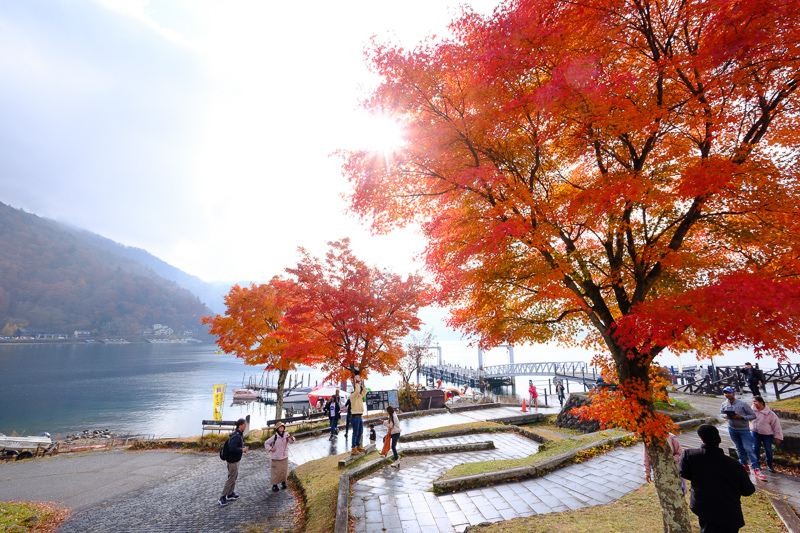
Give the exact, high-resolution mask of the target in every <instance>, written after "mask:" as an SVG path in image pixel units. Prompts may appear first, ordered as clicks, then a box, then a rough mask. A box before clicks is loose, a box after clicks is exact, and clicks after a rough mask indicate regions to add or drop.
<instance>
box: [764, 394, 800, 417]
mask: <svg viewBox="0 0 800 533" xmlns="http://www.w3.org/2000/svg"><path fill="white" fill-rule="evenodd" d="M769 407H770V409H780V410H781V411H791V412H792V413H800V396H798V397H796V398H788V399H786V400H777V401H775V402H771V403H770V404H769Z"/></svg>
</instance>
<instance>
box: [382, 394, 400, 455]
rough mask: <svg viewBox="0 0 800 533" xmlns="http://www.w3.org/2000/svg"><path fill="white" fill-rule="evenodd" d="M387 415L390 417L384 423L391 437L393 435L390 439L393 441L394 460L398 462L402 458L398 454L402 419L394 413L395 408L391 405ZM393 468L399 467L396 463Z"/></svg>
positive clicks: (387, 409)
mask: <svg viewBox="0 0 800 533" xmlns="http://www.w3.org/2000/svg"><path fill="white" fill-rule="evenodd" d="M386 414H387V415H389V416H388V418H387V419H386V420H384V421H383V425H384V426H386V429H388V431H389V435H391V437H390V438H391V439H392V455H393V460H394V461H397V460H398V459H400V456H399V455H398V454H397V440H398V439H399V438H400V419H399V418H397V414H396V413H395V412H394V407H392V406H391V405H390V406H389V407H387V408H386ZM387 453H388V450H387ZM392 466H397V464H396V463H395V464H394V465H392Z"/></svg>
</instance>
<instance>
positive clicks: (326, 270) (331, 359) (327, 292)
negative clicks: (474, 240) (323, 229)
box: [284, 239, 423, 382]
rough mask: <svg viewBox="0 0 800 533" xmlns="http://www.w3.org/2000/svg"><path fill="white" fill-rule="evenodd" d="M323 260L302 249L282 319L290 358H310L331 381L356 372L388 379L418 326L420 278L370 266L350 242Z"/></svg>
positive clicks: (337, 243) (339, 244)
mask: <svg viewBox="0 0 800 533" xmlns="http://www.w3.org/2000/svg"><path fill="white" fill-rule="evenodd" d="M328 244H329V246H330V249H329V251H328V253H327V254H326V255H325V258H324V259H320V258H317V257H315V256H313V255H311V254H309V253H308V252H307V251H306V250H304V249H302V248H301V249H300V253H301V260H300V262H299V263H298V264H297V266H296V267H294V268H289V269H287V272H288V273H289V274H291V275H292V276H293V277H294V280H295V284H294V300H295V304H294V305H293V306H292V307H290V308H289V310H288V311H287V313H286V315H285V317H284V323H285V332H286V334H285V338H286V340H287V341H288V346H289V348H288V350H289V351H288V352H287V353H288V354H289V355H290V356H291V355H292V354H293V353H295V352H299V353H313V354H314V357H315V358H316V359H317V360H318V361H319V362H320V366H321V368H322V370H324V371H325V372H327V374H328V378H329V379H330V380H332V381H334V382H338V381H340V380H343V379H348V378H351V377H352V376H353V373H354V372H357V371H358V372H362V373H363V375H364V376H365V377H366V375H367V374H368V373H369V372H378V373H380V374H389V373H390V372H393V371H395V370H396V369H397V366H398V362H399V361H400V359H401V358H402V357H403V356H404V351H403V345H402V340H403V338H404V337H405V336H406V335H408V334H409V332H410V331H412V330H418V329H419V326H420V324H421V321H420V320H419V318H417V312H418V310H419V306H420V303H421V300H420V297H421V293H422V289H423V283H422V279H421V278H420V277H419V276H417V275H409V276H407V277H406V278H405V279H403V278H402V277H401V276H400V275H398V274H394V273H392V272H389V271H387V270H383V269H380V268H378V267H370V266H368V265H367V264H366V263H364V262H363V261H361V260H360V259H358V258H357V257H355V255H354V254H353V252H352V251H351V250H350V241H349V239H342V240H340V241H335V242H330V243H328Z"/></svg>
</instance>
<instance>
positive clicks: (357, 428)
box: [350, 416, 364, 448]
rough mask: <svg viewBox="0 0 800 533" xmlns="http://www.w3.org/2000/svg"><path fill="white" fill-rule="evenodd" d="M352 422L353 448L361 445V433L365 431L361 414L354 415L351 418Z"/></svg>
mask: <svg viewBox="0 0 800 533" xmlns="http://www.w3.org/2000/svg"><path fill="white" fill-rule="evenodd" d="M350 424H351V425H352V426H353V445H352V446H351V448H355V447H356V446H361V435H362V434H363V433H364V420H362V419H361V417H360V416H354V417H352V418H351V419H350Z"/></svg>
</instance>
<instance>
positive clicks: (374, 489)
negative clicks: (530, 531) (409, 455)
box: [350, 434, 644, 533]
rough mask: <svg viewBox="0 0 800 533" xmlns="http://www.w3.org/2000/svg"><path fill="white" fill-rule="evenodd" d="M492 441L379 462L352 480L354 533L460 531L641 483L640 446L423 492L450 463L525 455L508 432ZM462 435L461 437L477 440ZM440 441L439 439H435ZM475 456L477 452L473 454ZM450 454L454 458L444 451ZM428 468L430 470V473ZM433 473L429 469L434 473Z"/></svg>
mask: <svg viewBox="0 0 800 533" xmlns="http://www.w3.org/2000/svg"><path fill="white" fill-rule="evenodd" d="M491 437H492V438H493V439H495V445H498V444H499V446H498V450H493V451H492V452H494V456H492V452H490V451H485V452H469V453H463V454H447V456H444V455H440V456H435V457H431V458H429V459H428V460H427V461H426V462H423V463H422V464H414V465H413V466H411V467H409V468H405V467H404V466H403V465H404V461H406V459H405V458H403V459H401V460H400V467H399V468H396V469H395V468H384V469H382V470H380V471H378V472H377V473H375V474H373V475H371V476H369V477H367V478H364V479H362V480H359V481H358V482H356V483H354V484H353V489H352V490H353V492H352V498H351V504H350V512H351V514H352V515H353V516H354V517H355V519H356V520H355V531H356V533H373V532H375V533H377V532H385V533H410V532H431V533H433V532H439V531H444V532H454V531H457V532H460V531H464V529H466V528H467V527H468V526H470V525H475V524H479V523H481V522H499V521H502V520H510V519H512V518H519V517H525V516H533V515H535V514H543V513H550V512H560V511H567V510H570V509H580V508H583V507H589V506H593V505H602V504H606V503H609V502H611V501H614V500H616V499H618V498H620V497H622V496H623V495H625V494H627V493H629V492H631V491H633V490H635V489H637V488H638V487H640V486H641V485H643V484H644V474H643V470H642V457H643V455H642V446H641V445H638V446H635V447H633V448H632V449H626V448H621V449H617V450H614V451H612V452H609V453H607V454H605V455H603V456H601V457H597V458H594V459H591V460H589V461H586V462H585V463H580V464H575V465H570V466H567V467H565V468H562V469H560V470H556V471H555V472H552V473H551V474H548V475H547V476H544V477H541V478H536V479H530V480H526V481H521V482H512V483H502V484H498V485H493V486H491V487H483V488H477V489H471V490H468V491H464V492H456V493H453V494H446V495H442V496H436V495H434V494H433V493H431V492H426V491H427V490H429V489H430V487H431V481H432V479H433V478H435V477H438V476H439V475H441V472H443V471H444V470H446V469H448V468H450V467H451V466H453V465H455V464H458V463H463V462H466V461H471V460H473V457H471V456H473V454H474V456H475V458H474V460H479V461H484V460H487V459H507V458H512V457H519V456H521V455H529V453H530V451H528V453H524V452H523V451H522V450H520V451H516V450H515V448H517V447H519V446H520V444H521V443H520V442H519V440H518V439H522V440H527V439H524V438H522V437H519V436H516V435H509V434H505V435H503V437H507V438H506V439H502V440H499V439H497V437H498V435H497V434H493V435H491ZM485 438H486V437H485V436H484V435H468V436H464V437H463V440H465V441H467V440H468V441H470V442H474V441H478V440H485ZM442 440H445V439H442ZM478 455H481V456H482V457H480V458H477V456H478ZM449 456H454V457H449ZM434 470H435V472H432V471H434ZM434 474H435V475H434Z"/></svg>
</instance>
